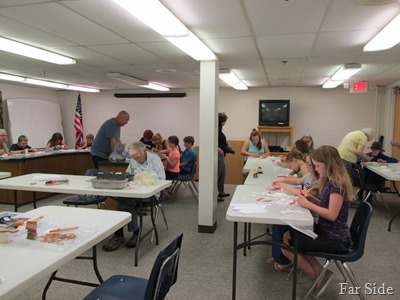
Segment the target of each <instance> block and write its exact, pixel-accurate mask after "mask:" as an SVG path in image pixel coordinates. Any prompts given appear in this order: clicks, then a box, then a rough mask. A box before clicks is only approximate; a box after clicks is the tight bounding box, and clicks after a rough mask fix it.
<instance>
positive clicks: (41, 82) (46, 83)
mask: <svg viewBox="0 0 400 300" xmlns="http://www.w3.org/2000/svg"><path fill="white" fill-rule="evenodd" d="M25 82H26V83H29V84H34V85H40V86H47V87H53V88H59V89H66V88H67V85H66V84H62V83H57V82H51V81H44V80H38V79H32V78H26V79H25Z"/></svg>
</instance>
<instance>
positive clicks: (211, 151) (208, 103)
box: [198, 60, 219, 233]
mask: <svg viewBox="0 0 400 300" xmlns="http://www.w3.org/2000/svg"><path fill="white" fill-rule="evenodd" d="M218 73H219V62H218V60H216V61H201V62H200V104H199V105H200V108H199V111H200V118H199V119H200V136H199V137H200V141H199V149H200V153H201V154H200V155H201V158H200V166H199V171H200V173H199V224H198V231H199V232H205V233H213V232H214V231H215V230H216V228H217V220H216V209H217V201H216V195H217V163H218V156H217V147H218V93H219V84H218V80H219V79H218Z"/></svg>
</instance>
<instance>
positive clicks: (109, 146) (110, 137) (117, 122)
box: [90, 110, 129, 169]
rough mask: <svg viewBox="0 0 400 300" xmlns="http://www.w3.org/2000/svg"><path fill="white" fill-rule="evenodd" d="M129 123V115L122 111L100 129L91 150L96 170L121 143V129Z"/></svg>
mask: <svg viewBox="0 0 400 300" xmlns="http://www.w3.org/2000/svg"><path fill="white" fill-rule="evenodd" d="M128 122H129V114H128V113H127V112H126V111H124V110H122V111H120V112H119V113H118V115H117V116H116V117H114V118H111V119H108V120H107V121H105V122H104V123H103V124H102V125H101V126H100V128H99V131H98V132H97V134H96V137H95V139H94V141H93V144H92V147H91V149H90V155H91V156H92V161H93V163H94V166H95V168H96V169H98V168H99V162H100V161H105V160H108V157H109V156H110V154H111V153H112V152H113V151H114V148H115V146H116V145H117V143H119V142H120V137H121V127H122V126H125V125H126V124H127V123H128Z"/></svg>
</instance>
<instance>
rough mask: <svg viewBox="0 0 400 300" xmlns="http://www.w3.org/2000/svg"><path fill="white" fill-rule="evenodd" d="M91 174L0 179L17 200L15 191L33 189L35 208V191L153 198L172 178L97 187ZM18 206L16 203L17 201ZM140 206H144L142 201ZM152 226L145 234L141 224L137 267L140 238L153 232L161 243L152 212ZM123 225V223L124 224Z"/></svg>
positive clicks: (40, 174)
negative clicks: (65, 181) (120, 187)
mask: <svg viewBox="0 0 400 300" xmlns="http://www.w3.org/2000/svg"><path fill="white" fill-rule="evenodd" d="M93 178H95V177H92V176H82V175H65V174H47V173H32V174H26V175H22V176H15V177H11V178H7V179H2V180H0V189H8V190H14V192H15V193H14V196H15V202H16V201H17V198H16V191H17V190H20V191H33V192H34V207H35V208H36V200H35V199H36V194H35V192H50V193H60V194H79V195H100V196H107V197H126V198H136V199H148V198H151V197H153V196H154V195H155V194H157V193H158V192H160V191H162V190H164V189H165V188H167V187H169V186H170V185H171V181H169V180H158V181H157V182H156V183H155V184H153V185H148V186H146V185H136V184H132V185H128V186H127V187H126V188H124V189H97V188H94V187H92V183H91V179H93ZM50 179H54V180H57V179H68V183H66V184H59V185H46V181H49V180H50ZM15 205H16V204H15ZM139 205H142V203H141V201H139ZM15 207H17V206H15ZM139 217H140V225H142V215H141V214H140V216H139ZM152 224H153V226H152V228H151V230H150V231H148V232H147V233H146V234H144V235H142V226H140V229H139V230H140V233H139V236H140V237H141V238H140V239H139V242H138V244H137V246H136V249H135V266H137V265H138V260H139V259H138V256H139V245H140V240H141V239H143V238H144V237H146V236H147V235H149V234H150V233H152V232H154V234H155V237H156V244H157V245H158V233H157V228H156V226H155V222H154V219H153V214H152ZM121 227H122V226H121Z"/></svg>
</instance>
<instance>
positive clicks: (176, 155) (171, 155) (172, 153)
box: [167, 149, 181, 173]
mask: <svg viewBox="0 0 400 300" xmlns="http://www.w3.org/2000/svg"><path fill="white" fill-rule="evenodd" d="M168 158H169V159H170V160H172V159H173V158H177V159H178V162H177V163H176V165H175V167H174V168H171V167H170V166H169V165H168V167H167V170H168V171H170V172H173V173H179V165H180V163H179V161H180V158H181V154H180V153H179V150H178V149H174V150H172V149H171V150H170V151H169V154H168Z"/></svg>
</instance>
